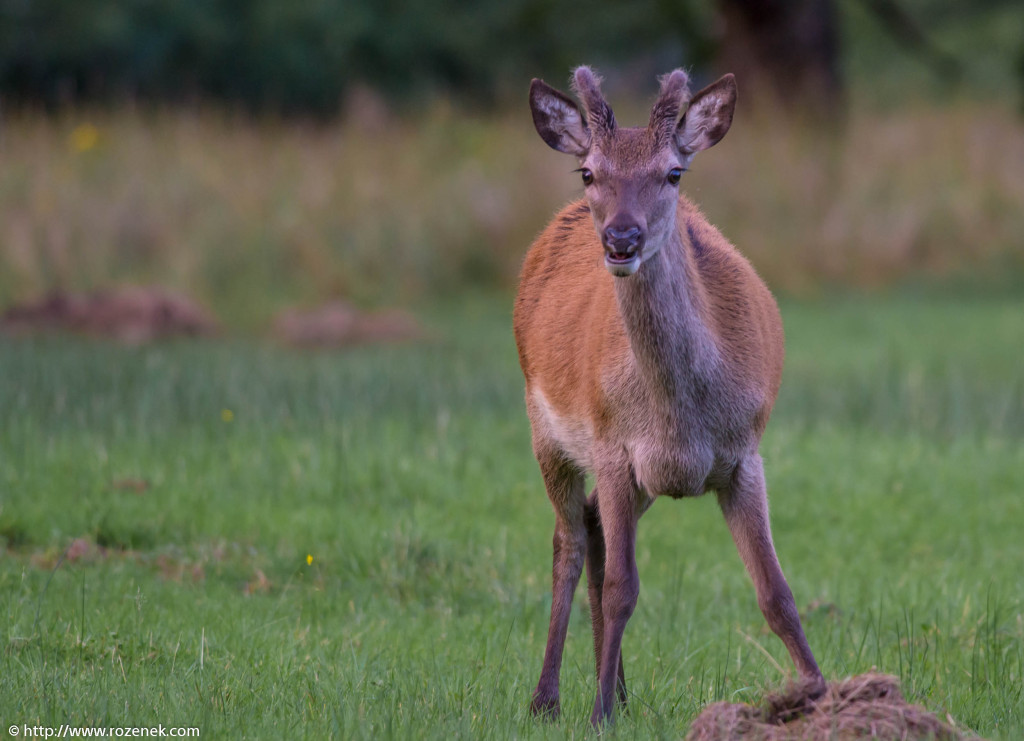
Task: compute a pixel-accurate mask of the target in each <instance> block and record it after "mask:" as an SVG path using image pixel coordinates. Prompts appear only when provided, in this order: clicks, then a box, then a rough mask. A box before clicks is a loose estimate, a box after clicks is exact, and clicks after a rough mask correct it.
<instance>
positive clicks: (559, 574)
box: [530, 456, 587, 718]
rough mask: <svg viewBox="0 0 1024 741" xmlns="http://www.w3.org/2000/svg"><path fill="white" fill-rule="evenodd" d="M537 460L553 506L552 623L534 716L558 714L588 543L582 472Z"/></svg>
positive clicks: (564, 464)
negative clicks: (574, 604)
mask: <svg viewBox="0 0 1024 741" xmlns="http://www.w3.org/2000/svg"><path fill="white" fill-rule="evenodd" d="M538 460H539V461H540V464H541V465H540V468H541V474H542V475H543V476H544V485H545V487H546V488H547V492H548V497H549V498H550V499H551V504H552V506H553V507H554V509H555V535H554V538H553V548H552V550H553V554H554V555H553V559H552V561H553V563H552V569H551V622H550V623H549V625H548V643H547V647H546V648H545V650H544V665H543V667H542V669H541V673H540V680H539V681H538V682H537V688H536V689H535V690H534V692H533V701H532V703H531V705H530V707H531V709H532V710H533V713H534V714H535V715H545V716H548V717H551V718H554V717H557V716H558V713H559V712H560V707H559V700H558V678H559V672H560V670H561V667H562V649H563V648H564V646H565V636H566V633H567V631H568V628H569V613H570V611H571V610H572V598H573V594H574V593H575V591H576V586H577V584H579V580H580V574H581V572H582V571H583V561H584V558H585V556H584V553H585V550H586V545H587V531H586V525H585V524H584V521H583V509H584V504H585V501H586V500H585V493H584V488H583V484H584V479H583V473H582V472H581V471H579V470H578V469H577V468H575V467H574V466H572V465H571V464H569V463H567V462H565V461H564V460H560V459H557V458H555V459H550V460H546V459H543V456H538Z"/></svg>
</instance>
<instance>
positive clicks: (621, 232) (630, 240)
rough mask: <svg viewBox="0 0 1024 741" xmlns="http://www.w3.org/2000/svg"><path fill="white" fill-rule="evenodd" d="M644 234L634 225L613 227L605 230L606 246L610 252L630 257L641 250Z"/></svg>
mask: <svg viewBox="0 0 1024 741" xmlns="http://www.w3.org/2000/svg"><path fill="white" fill-rule="evenodd" d="M642 241H643V232H642V231H641V230H640V227H638V226H636V225H635V224H632V225H625V226H623V225H613V226H609V227H607V228H606V229H605V230H604V246H605V249H606V250H608V251H609V252H614V253H618V254H627V255H630V254H632V253H634V252H636V251H637V250H638V249H640V244H641V242H642Z"/></svg>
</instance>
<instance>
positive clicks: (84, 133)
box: [71, 123, 100, 153]
mask: <svg viewBox="0 0 1024 741" xmlns="http://www.w3.org/2000/svg"><path fill="white" fill-rule="evenodd" d="M99 140H100V131H99V129H97V128H96V127H95V126H93V125H92V124H90V123H84V124H79V125H78V126H76V127H75V130H74V131H72V132H71V148H72V149H74V150H75V151H76V152H79V153H82V152H88V151H89V150H90V149H93V148H94V147H95V146H96V144H97V143H98V142H99Z"/></svg>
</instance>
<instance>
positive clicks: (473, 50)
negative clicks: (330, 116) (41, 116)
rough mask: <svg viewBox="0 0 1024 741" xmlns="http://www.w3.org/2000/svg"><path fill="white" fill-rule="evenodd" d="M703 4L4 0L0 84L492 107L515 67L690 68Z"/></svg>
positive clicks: (3, 87)
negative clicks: (451, 101)
mask: <svg viewBox="0 0 1024 741" xmlns="http://www.w3.org/2000/svg"><path fill="white" fill-rule="evenodd" d="M707 12H708V9H707V7H706V6H705V7H704V9H703V10H699V9H698V4H697V3H696V2H686V1H684V2H667V0H636V2H631V3H629V4H621V3H615V2H612V1H611V0H591V1H590V2H586V3H584V2H581V1H579V0H574V1H572V2H565V3H549V2H546V1H544V0H502V1H501V2H498V1H497V0H490V1H485V2H480V1H471V0H453V2H450V3H439V2H437V1H436V0H305V1H304V2H301V3H288V2H280V0H74V2H68V1H67V0H0V93H2V94H3V95H4V97H6V98H7V99H13V100H16V101H22V102H25V101H28V102H35V103H40V102H41V103H43V104H45V105H48V106H53V105H60V104H64V103H70V102H79V101H82V100H110V99H124V98H132V99H141V100H151V99H157V100H186V101H187V100H194V99H205V98H215V99H219V100H226V101H229V102H235V103H240V104H242V105H244V106H245V107H247V108H251V109H254V110H257V109H258V110H274V111H280V112H286V113H287V112H314V113H331V112H334V111H335V110H337V109H338V107H339V105H340V104H341V101H342V100H343V99H344V96H345V93H346V91H347V90H348V89H349V88H350V87H351V86H352V85H354V84H358V83H363V84H367V85H370V86H372V87H374V88H377V89H379V90H382V91H384V92H385V93H386V94H388V95H390V96H392V97H393V98H395V99H399V98H404V97H407V96H408V95H409V94H410V92H412V91H420V90H434V91H437V90H442V91H446V92H450V93H454V94H456V95H465V96H470V97H473V98H474V99H478V100H483V101H485V102H486V101H488V100H493V99H495V98H497V97H500V96H501V95H502V94H503V93H504V91H505V89H506V86H507V85H508V84H509V83H508V82H507V81H508V80H509V78H510V77H511V76H512V75H513V74H514V75H515V77H516V80H517V82H519V83H521V80H522V78H523V77H525V76H528V75H529V76H532V75H547V76H550V77H552V78H553V79H558V80H559V81H561V80H563V79H564V78H565V77H566V75H567V73H568V69H569V68H570V67H571V66H572V65H574V64H576V63H579V61H580V60H581V59H586V60H588V61H615V60H621V59H637V58H641V59H644V58H646V59H647V60H648V62H649V63H650V64H651V66H652V68H654V67H656V66H657V65H658V64H660V65H661V66H666V65H665V62H664V60H665V58H666V57H668V58H669V59H668V62H667V66H675V65H677V64H679V63H680V62H681V61H682V59H683V52H684V51H685V59H686V61H687V63H689V64H699V63H701V62H703V61H706V59H707V57H708V56H709V50H710V48H711V45H710V41H711V40H710V39H709V37H708V36H707V33H708V32H707V29H709V28H711V27H712V24H710V23H709V22H708V19H707V18H706V17H705V15H704V14H706V13H707ZM641 40H642V41H641Z"/></svg>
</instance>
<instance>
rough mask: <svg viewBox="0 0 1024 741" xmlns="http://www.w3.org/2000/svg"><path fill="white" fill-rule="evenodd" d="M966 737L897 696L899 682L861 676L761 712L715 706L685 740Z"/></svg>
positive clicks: (774, 698) (789, 694) (785, 697)
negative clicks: (823, 692) (816, 693)
mask: <svg viewBox="0 0 1024 741" xmlns="http://www.w3.org/2000/svg"><path fill="white" fill-rule="evenodd" d="M965 738H974V737H973V736H970V737H965V736H964V735H963V734H961V733H960V732H959V731H958V730H957V729H956V728H955V727H953V726H952V725H950V724H948V723H945V722H943V721H941V720H939V719H938V718H936V717H935V716H934V715H932V714H931V713H929V712H928V711H926V710H924V709H923V708H921V707H918V706H916V705H911V704H909V703H908V702H907V701H906V700H904V699H903V695H902V693H901V692H900V688H899V680H897V679H896V677H891V676H888V675H885V674H862V675H860V676H856V677H850V678H848V679H844V680H842V681H838V682H832V683H830V684H829V686H828V689H827V690H826V692H825V695H824V696H822V697H820V698H817V699H812V697H811V696H810V695H809V694H808V685H807V684H806V683H804V684H801V683H797V684H794V685H793V686H791V687H789V688H788V689H787V690H786V691H784V692H782V693H779V694H775V695H769V696H768V697H766V698H765V702H764V705H763V706H762V707H752V706H750V705H745V704H743V703H729V702H716V703H714V704H713V705H709V706H708V707H706V708H705V709H704V710H703V712H701V714H700V715H699V716H697V719H696V720H695V721H694V723H693V726H692V727H691V728H690V732H689V734H687V736H686V741H852V740H853V739H884V740H885V741H899V740H902V739H915V740H917V739H928V740H929V741H962V739H965Z"/></svg>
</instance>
